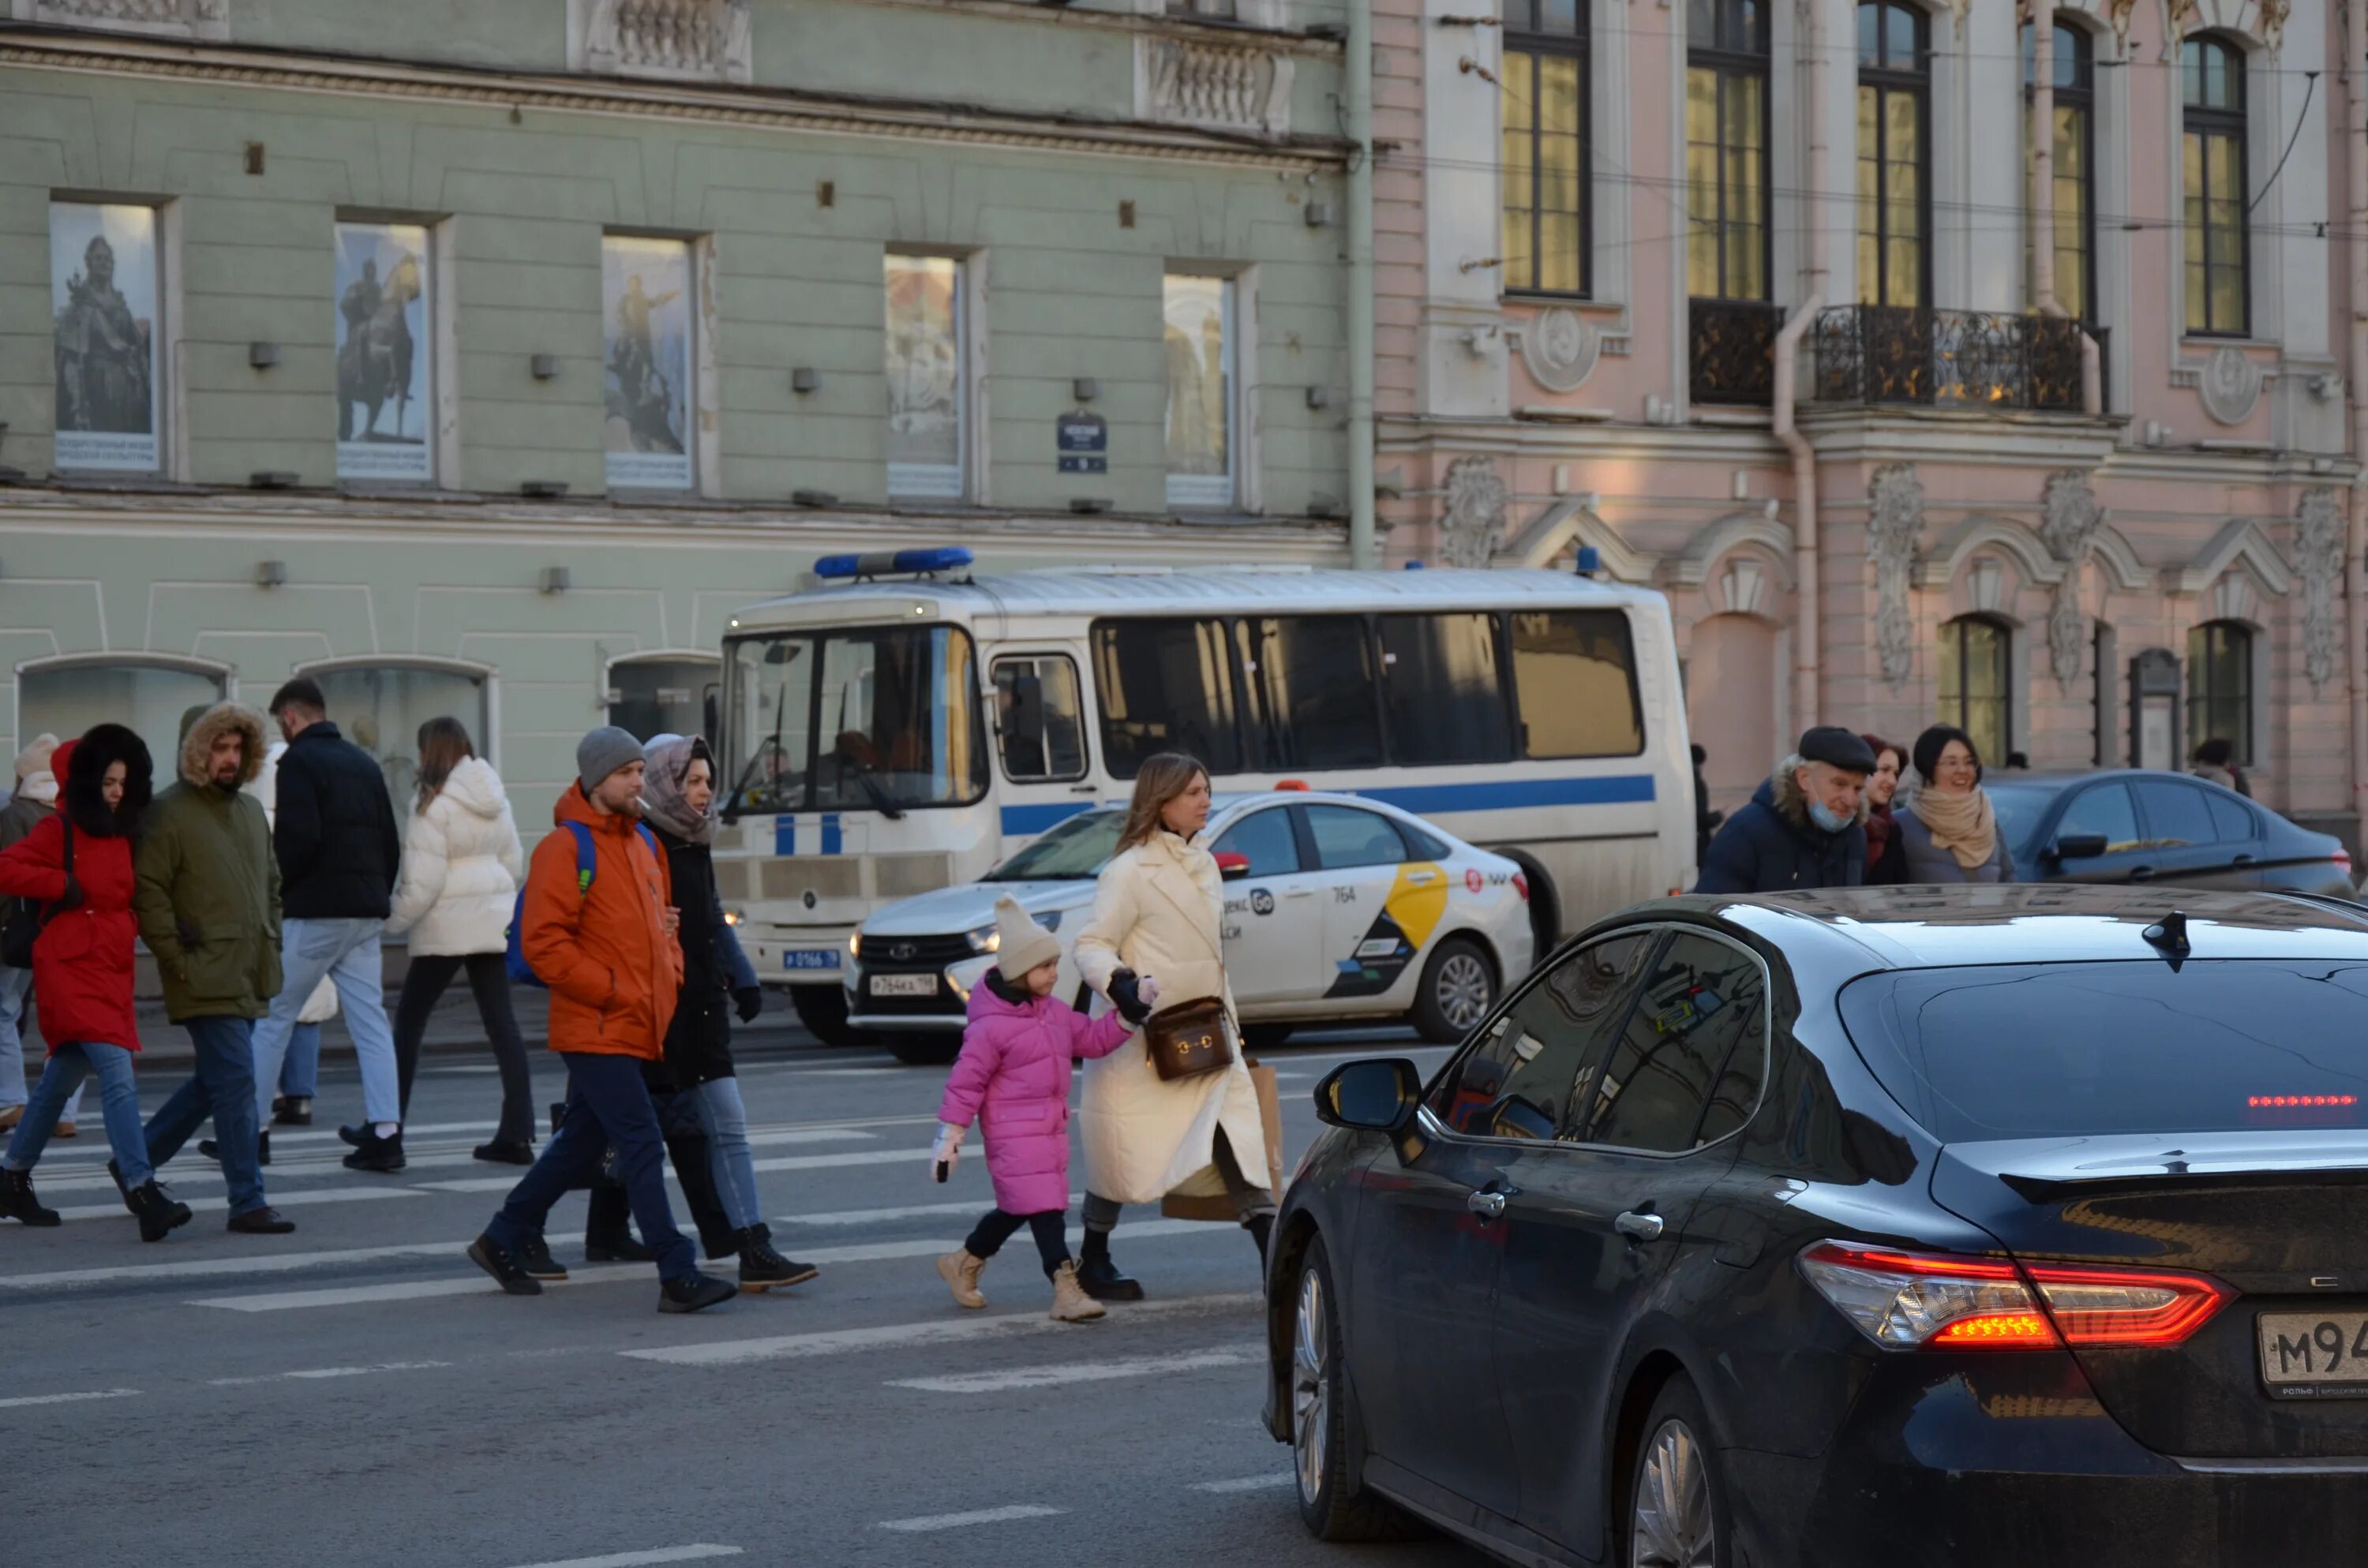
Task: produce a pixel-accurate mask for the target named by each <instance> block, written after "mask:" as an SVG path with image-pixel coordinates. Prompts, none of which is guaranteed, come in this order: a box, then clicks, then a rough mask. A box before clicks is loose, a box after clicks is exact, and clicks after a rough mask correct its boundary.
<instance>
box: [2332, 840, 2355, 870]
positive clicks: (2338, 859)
mask: <svg viewBox="0 0 2368 1568" xmlns="http://www.w3.org/2000/svg"><path fill="white" fill-rule="evenodd" d="M2335 863H2336V864H2337V865H2339V866H2340V867H2342V868H2343V869H2344V870H2345V871H2346V872H2349V871H2350V870H2351V850H2349V849H2346V848H2343V847H2342V846H2340V845H2339V846H2337V847H2336V851H2335Z"/></svg>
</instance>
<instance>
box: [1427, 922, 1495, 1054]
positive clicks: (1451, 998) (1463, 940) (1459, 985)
mask: <svg viewBox="0 0 2368 1568" xmlns="http://www.w3.org/2000/svg"><path fill="white" fill-rule="evenodd" d="M1496 1005H1497V966H1496V965H1495V964H1494V963H1492V962H1490V961H1489V959H1488V954H1487V951H1486V949H1483V948H1482V947H1481V946H1480V944H1479V943H1477V942H1475V941H1474V940H1473V939H1472V938H1471V937H1448V938H1446V939H1445V940H1444V941H1442V942H1440V944H1439V946H1438V947H1437V948H1435V949H1432V950H1431V954H1430V961H1429V962H1428V963H1426V964H1424V965H1423V966H1422V983H1421V985H1420V986H1419V987H1418V988H1417V990H1416V992H1415V997H1414V1027H1415V1028H1416V1030H1417V1032H1418V1033H1420V1034H1421V1036H1422V1038H1423V1039H1425V1040H1429V1041H1430V1042H1431V1043H1432V1044H1434V1045H1453V1044H1454V1043H1455V1042H1456V1041H1458V1040H1462V1039H1463V1037H1464V1036H1465V1035H1467V1034H1470V1033H1471V1032H1472V1028H1473V1026H1474V1025H1475V1024H1477V1023H1479V1021H1480V1020H1481V1019H1482V1018H1485V1017H1487V1016H1488V1009H1489V1008H1491V1007H1493V1006H1496Z"/></svg>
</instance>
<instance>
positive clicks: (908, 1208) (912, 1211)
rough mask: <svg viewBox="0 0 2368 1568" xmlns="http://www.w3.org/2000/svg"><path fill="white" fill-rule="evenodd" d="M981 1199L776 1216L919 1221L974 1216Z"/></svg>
mask: <svg viewBox="0 0 2368 1568" xmlns="http://www.w3.org/2000/svg"><path fill="white" fill-rule="evenodd" d="M1069 1201H1070V1202H1071V1203H1073V1204H1075V1203H1082V1202H1084V1201H1085V1197H1084V1195H1083V1194H1082V1193H1076V1192H1073V1193H1071V1194H1069ZM978 1212H979V1207H978V1199H974V1198H973V1199H969V1200H967V1201H965V1202H961V1203H908V1204H905V1206H903V1207H902V1208H897V1209H843V1210H839V1211H838V1212H837V1213H835V1214H777V1215H775V1216H774V1217H773V1223H775V1224H776V1225H869V1224H871V1223H873V1222H874V1221H881V1220H919V1219H924V1218H927V1217H928V1216H930V1215H936V1214H975V1213H978Z"/></svg>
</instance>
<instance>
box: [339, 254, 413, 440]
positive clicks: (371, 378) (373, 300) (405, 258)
mask: <svg viewBox="0 0 2368 1568" xmlns="http://www.w3.org/2000/svg"><path fill="white" fill-rule="evenodd" d="M336 294H337V300H336V304H337V477H338V478H339V479H382V480H395V481H406V480H409V481H427V480H432V479H434V478H435V477H436V460H435V449H434V447H433V445H432V444H431V443H430V441H429V439H428V431H429V428H430V426H431V425H432V424H433V422H434V419H435V406H436V398H435V389H434V388H433V387H432V386H431V385H430V384H429V381H428V378H429V373H430V372H429V355H428V344H429V340H430V333H429V330H428V325H427V229H426V227H425V226H423V225H421V224H417V223H340V224H338V225H337V239H336Z"/></svg>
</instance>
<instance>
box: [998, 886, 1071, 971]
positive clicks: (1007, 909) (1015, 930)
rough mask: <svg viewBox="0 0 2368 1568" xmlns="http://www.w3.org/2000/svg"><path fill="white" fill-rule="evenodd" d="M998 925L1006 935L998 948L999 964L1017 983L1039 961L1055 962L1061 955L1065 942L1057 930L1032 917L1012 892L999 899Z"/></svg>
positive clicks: (1001, 934)
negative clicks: (1055, 933)
mask: <svg viewBox="0 0 2368 1568" xmlns="http://www.w3.org/2000/svg"><path fill="white" fill-rule="evenodd" d="M995 929H996V935H997V936H999V937H1001V938H1002V940H1001V942H1000V943H999V944H998V945H997V946H996V949H995V954H996V958H995V967H996V968H997V969H999V970H1001V971H1003V978H1004V979H1006V980H1008V981H1010V982H1012V983H1014V984H1017V983H1019V977H1020V976H1021V975H1024V974H1026V973H1027V972H1028V971H1030V970H1031V969H1034V968H1035V967H1036V966H1037V965H1038V964H1045V963H1051V962H1053V960H1056V959H1058V958H1059V957H1060V956H1061V944H1060V943H1059V942H1058V941H1057V940H1055V939H1054V937H1053V933H1052V932H1050V931H1047V930H1045V929H1044V927H1042V926H1039V925H1037V924H1036V922H1035V921H1033V920H1032V919H1030V918H1029V915H1028V912H1027V911H1026V910H1024V909H1022V908H1020V907H1019V900H1018V899H1015V898H1013V897H1012V896H1011V895H1010V894H1009V893H1005V894H1004V895H1003V896H1002V897H1001V898H998V899H996V901H995Z"/></svg>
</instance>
